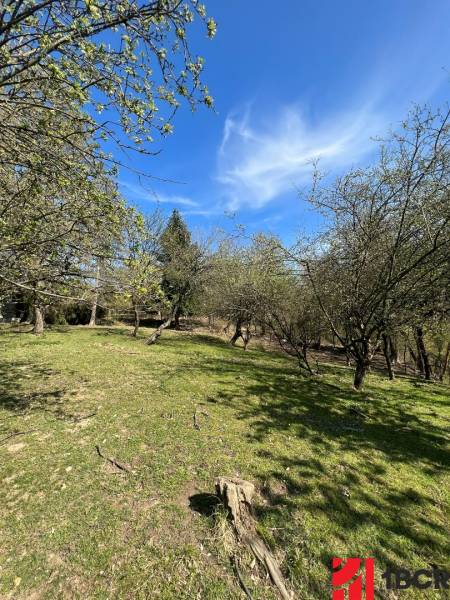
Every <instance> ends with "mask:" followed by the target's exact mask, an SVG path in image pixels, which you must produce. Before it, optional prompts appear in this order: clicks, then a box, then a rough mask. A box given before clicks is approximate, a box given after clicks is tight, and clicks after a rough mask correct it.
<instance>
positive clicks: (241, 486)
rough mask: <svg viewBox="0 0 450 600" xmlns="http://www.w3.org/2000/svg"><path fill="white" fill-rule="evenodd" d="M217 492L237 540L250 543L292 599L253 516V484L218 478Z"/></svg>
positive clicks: (285, 595) (289, 599)
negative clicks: (259, 533) (257, 530)
mask: <svg viewBox="0 0 450 600" xmlns="http://www.w3.org/2000/svg"><path fill="white" fill-rule="evenodd" d="M216 493H217V495H218V496H219V498H220V499H221V501H222V502H223V504H224V506H225V507H226V508H227V510H228V511H229V515H230V520H231V522H232V523H233V526H234V530H235V532H236V534H237V537H238V539H239V540H240V541H241V542H242V543H243V544H245V545H246V546H248V548H250V550H251V551H252V552H253V554H254V555H255V557H256V558H257V559H258V560H259V561H260V562H261V563H262V564H263V565H264V567H265V568H266V570H267V572H268V573H269V575H270V578H271V580H272V582H273V583H274V585H275V586H276V587H277V588H278V591H279V592H280V595H281V597H282V598H283V600H293V598H294V595H293V594H292V593H290V592H288V590H287V587H286V584H285V582H284V577H283V574H282V573H281V569H280V567H279V565H278V563H277V561H276V560H275V558H274V556H273V555H272V554H271V552H270V551H269V549H268V548H267V546H266V545H265V543H264V542H263V541H262V540H261V538H260V537H259V536H258V534H257V533H256V528H255V521H254V518H253V515H252V500H253V496H254V494H255V486H254V485H253V483H251V482H250V481H245V480H244V479H239V478H237V477H231V478H229V477H219V478H218V479H217V480H216Z"/></svg>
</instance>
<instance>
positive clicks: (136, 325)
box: [133, 305, 141, 337]
mask: <svg viewBox="0 0 450 600" xmlns="http://www.w3.org/2000/svg"><path fill="white" fill-rule="evenodd" d="M133 308H134V331H133V336H134V337H137V334H138V331H139V323H140V322H141V319H140V317H139V310H138V309H137V307H136V305H135V306H134V307H133Z"/></svg>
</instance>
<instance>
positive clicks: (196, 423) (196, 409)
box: [192, 406, 209, 429]
mask: <svg viewBox="0 0 450 600" xmlns="http://www.w3.org/2000/svg"><path fill="white" fill-rule="evenodd" d="M198 412H199V413H200V414H201V415H204V416H205V417H209V414H208V411H206V410H205V409H204V408H203V409H201V410H199V409H198V406H196V407H195V411H194V414H193V417H192V418H193V420H194V427H195V429H200V423H199V422H198V419H197V413H198Z"/></svg>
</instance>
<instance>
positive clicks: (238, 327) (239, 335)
mask: <svg viewBox="0 0 450 600" xmlns="http://www.w3.org/2000/svg"><path fill="white" fill-rule="evenodd" d="M239 338H243V335H242V329H241V322H240V321H237V323H236V330H235V332H234V334H233V337H232V338H231V340H230V344H231V345H232V346H235V345H236V342H237V341H238V339H239Z"/></svg>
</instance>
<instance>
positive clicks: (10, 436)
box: [0, 429, 39, 445]
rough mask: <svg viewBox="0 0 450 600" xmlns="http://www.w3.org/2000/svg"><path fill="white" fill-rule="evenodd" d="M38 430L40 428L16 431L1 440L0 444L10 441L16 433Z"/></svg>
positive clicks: (22, 433) (21, 433)
mask: <svg viewBox="0 0 450 600" xmlns="http://www.w3.org/2000/svg"><path fill="white" fill-rule="evenodd" d="M36 431H39V429H30V430H29V431H16V432H15V433H10V434H9V435H7V436H6V437H5V438H3V439H2V440H0V445H1V444H3V443H4V442H6V441H8V440H9V439H11V438H13V437H15V436H16V435H25V434H26V433H35V432H36Z"/></svg>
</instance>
